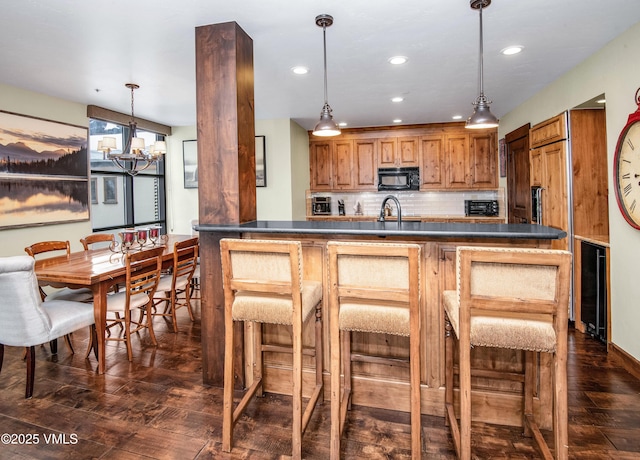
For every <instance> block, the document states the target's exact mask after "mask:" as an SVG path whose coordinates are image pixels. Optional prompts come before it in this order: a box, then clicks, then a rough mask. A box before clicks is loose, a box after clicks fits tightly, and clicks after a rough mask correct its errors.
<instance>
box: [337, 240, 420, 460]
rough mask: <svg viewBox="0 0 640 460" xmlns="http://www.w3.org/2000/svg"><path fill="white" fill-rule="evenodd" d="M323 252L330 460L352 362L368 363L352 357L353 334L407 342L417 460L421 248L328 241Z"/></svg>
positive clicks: (379, 359) (348, 390)
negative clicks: (327, 288) (326, 276)
mask: <svg viewBox="0 0 640 460" xmlns="http://www.w3.org/2000/svg"><path fill="white" fill-rule="evenodd" d="M327 250H328V254H329V286H330V292H331V297H330V300H329V315H330V316H329V324H330V337H331V458H332V459H333V460H337V459H339V458H340V438H341V437H342V435H343V431H344V426H345V420H346V416H347V411H348V409H349V408H350V406H351V396H352V386H351V385H352V382H351V363H352V362H353V361H356V360H364V361H366V360H367V357H359V356H356V355H352V354H351V332H352V331H358V332H366V333H375V334H391V335H399V336H407V337H409V359H408V363H407V364H408V367H409V392H410V398H409V401H410V403H409V404H410V412H411V456H412V458H413V459H419V458H420V456H421V450H422V447H421V431H422V430H421V423H420V333H421V332H420V246H418V245H416V244H390V243H389V244H386V243H346V242H337V241H330V242H329V243H327ZM341 339H342V340H341ZM373 360H374V361H375V362H384V361H385V360H386V359H385V358H384V357H375V358H373ZM393 364H394V365H398V358H393ZM341 368H342V372H343V373H344V383H343V385H342V387H343V389H342V391H341V388H340V387H341V385H340V371H341Z"/></svg>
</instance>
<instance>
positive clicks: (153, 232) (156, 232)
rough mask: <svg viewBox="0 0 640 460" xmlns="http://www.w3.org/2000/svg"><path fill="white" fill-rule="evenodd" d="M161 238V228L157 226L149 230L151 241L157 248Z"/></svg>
mask: <svg viewBox="0 0 640 460" xmlns="http://www.w3.org/2000/svg"><path fill="white" fill-rule="evenodd" d="M159 237H160V227H159V226H157V225H154V226H153V227H151V228H149V240H150V241H151V243H152V244H153V245H154V246H155V245H156V242H157V241H158V238H159Z"/></svg>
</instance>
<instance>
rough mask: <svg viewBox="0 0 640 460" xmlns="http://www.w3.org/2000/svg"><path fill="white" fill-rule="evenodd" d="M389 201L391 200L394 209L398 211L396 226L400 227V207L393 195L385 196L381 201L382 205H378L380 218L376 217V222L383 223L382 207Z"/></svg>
mask: <svg viewBox="0 0 640 460" xmlns="http://www.w3.org/2000/svg"><path fill="white" fill-rule="evenodd" d="M389 200H393V202H394V203H395V204H396V208H397V209H398V226H400V224H401V223H402V208H401V207H400V201H398V199H397V198H396V197H395V196H393V195H387V196H385V197H384V200H382V205H380V217H378V222H384V207H385V205H386V204H387V201H389Z"/></svg>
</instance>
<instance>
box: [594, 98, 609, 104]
mask: <svg viewBox="0 0 640 460" xmlns="http://www.w3.org/2000/svg"><path fill="white" fill-rule="evenodd" d="M596 102H597V103H598V104H604V103H605V102H607V100H606V99H598V100H597V101H596Z"/></svg>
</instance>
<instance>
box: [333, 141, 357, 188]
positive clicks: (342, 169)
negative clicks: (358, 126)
mask: <svg viewBox="0 0 640 460" xmlns="http://www.w3.org/2000/svg"><path fill="white" fill-rule="evenodd" d="M332 167H333V188H334V189H338V190H348V189H351V188H353V141H351V140H337V141H333V165H332Z"/></svg>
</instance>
